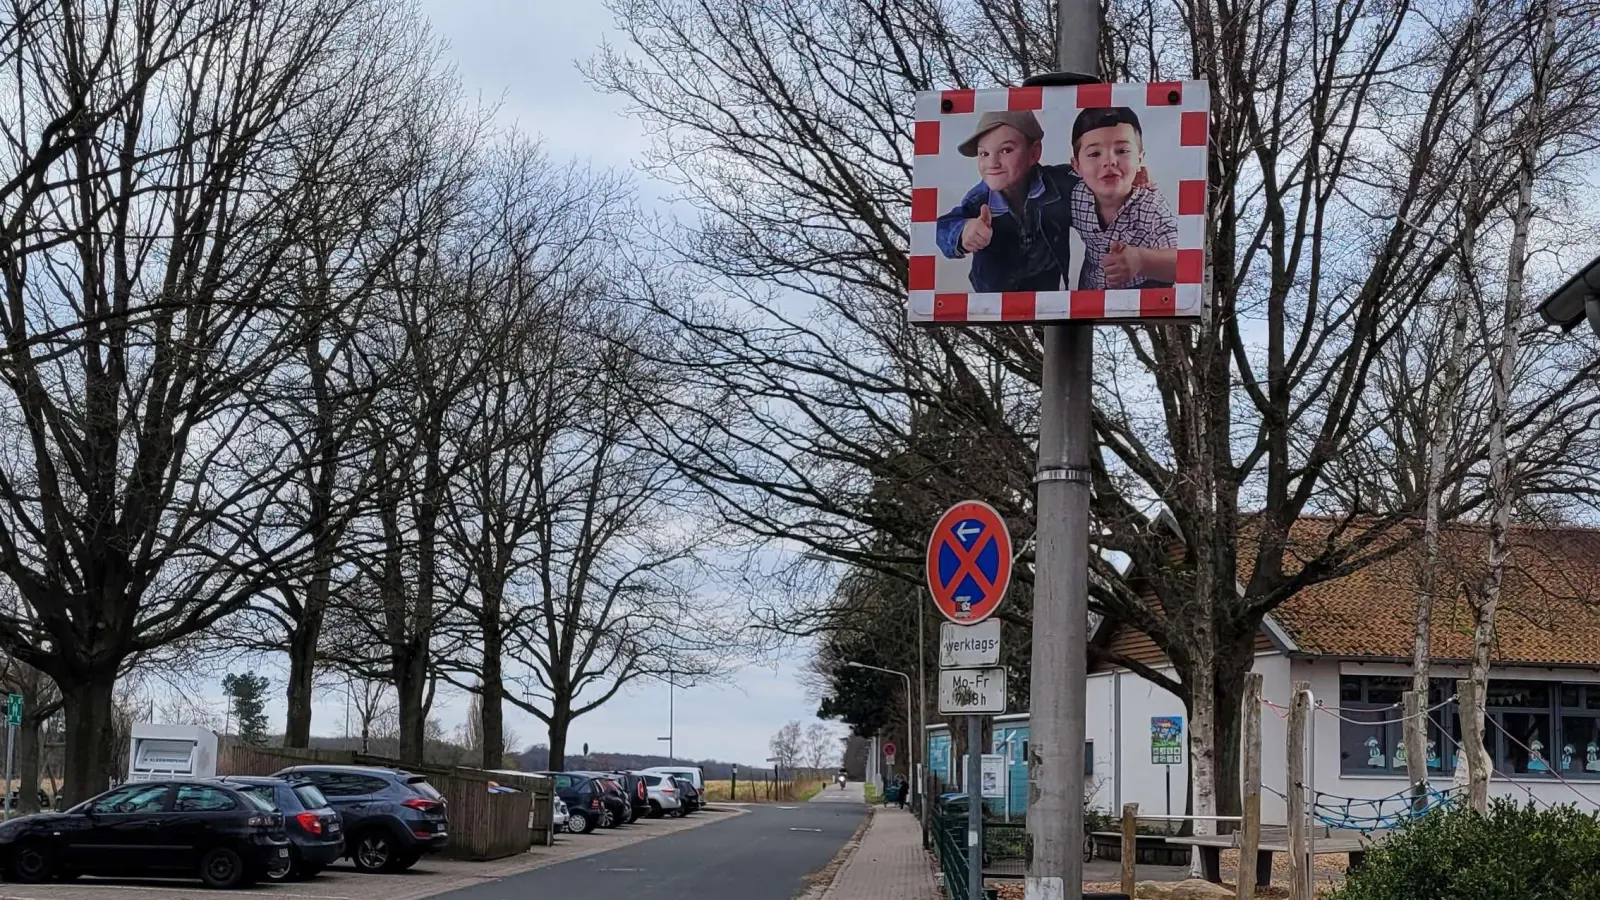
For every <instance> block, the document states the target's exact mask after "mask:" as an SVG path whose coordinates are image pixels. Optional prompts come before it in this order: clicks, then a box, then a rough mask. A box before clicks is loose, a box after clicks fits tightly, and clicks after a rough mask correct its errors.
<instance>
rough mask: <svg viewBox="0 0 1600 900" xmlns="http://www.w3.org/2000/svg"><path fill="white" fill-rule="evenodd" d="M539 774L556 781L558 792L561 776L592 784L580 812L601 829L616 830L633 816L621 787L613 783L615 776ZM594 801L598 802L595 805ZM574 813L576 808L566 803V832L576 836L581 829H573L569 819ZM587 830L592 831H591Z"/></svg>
mask: <svg viewBox="0 0 1600 900" xmlns="http://www.w3.org/2000/svg"><path fill="white" fill-rule="evenodd" d="M539 774H541V775H549V776H550V777H551V778H554V779H556V784H557V785H558V788H557V790H558V791H559V790H560V788H559V785H560V783H561V777H562V776H567V777H570V778H573V779H583V780H584V781H585V782H591V783H592V784H591V785H590V788H591V790H592V792H593V796H590V797H588V798H587V800H586V803H585V805H584V806H583V807H582V811H583V812H584V814H585V817H586V818H587V817H593V819H594V824H595V825H598V826H600V827H601V828H616V827H618V826H620V825H623V824H625V823H626V822H627V821H628V820H629V817H630V816H632V814H633V808H632V805H631V804H630V803H629V802H628V799H627V798H626V797H624V796H623V795H622V787H621V786H620V785H618V784H617V782H616V781H615V778H616V776H615V775H606V774H604V773H601V772H540V773H539ZM596 800H598V801H599V802H598V803H596V802H595V801H596ZM574 811H577V810H576V808H575V807H574V806H573V804H572V802H571V801H568V802H567V816H568V819H567V831H569V832H572V833H574V834H576V833H578V832H579V831H582V830H583V829H580V828H578V827H575V825H574V823H573V821H572V819H571V816H572V813H573V812H574ZM589 830H591V831H592V830H593V829H589Z"/></svg>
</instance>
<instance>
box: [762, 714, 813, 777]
mask: <svg viewBox="0 0 1600 900" xmlns="http://www.w3.org/2000/svg"><path fill="white" fill-rule="evenodd" d="M767 747H768V749H769V750H771V751H772V764H773V765H774V766H775V767H776V768H777V770H778V774H779V776H780V777H781V776H782V774H783V772H784V770H788V772H789V775H790V777H791V778H792V777H794V770H795V769H797V768H799V766H800V762H801V760H802V759H803V758H804V754H805V734H804V733H802V732H801V730H800V723H799V722H789V723H787V724H786V725H784V726H783V727H782V728H780V729H778V731H777V733H776V734H774V735H773V736H772V739H771V740H770V741H768V742H767Z"/></svg>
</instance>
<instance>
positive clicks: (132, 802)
mask: <svg viewBox="0 0 1600 900" xmlns="http://www.w3.org/2000/svg"><path fill="white" fill-rule="evenodd" d="M167 790H168V788H167V786H166V785H164V784H136V785H129V786H127V787H123V788H120V789H118V790H115V791H112V792H111V793H109V794H106V795H105V796H104V797H101V798H100V799H99V800H96V801H94V805H93V806H91V807H90V809H92V810H93V811H94V812H96V813H99V814H101V815H116V814H122V813H152V812H160V811H161V810H163V809H165V808H166V805H167Z"/></svg>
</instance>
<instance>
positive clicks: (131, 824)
mask: <svg viewBox="0 0 1600 900" xmlns="http://www.w3.org/2000/svg"><path fill="white" fill-rule="evenodd" d="M289 846H290V845H289V838H288V836H287V835H285V834H284V830H283V814H282V813H281V812H278V811H277V810H274V809H273V808H272V805H271V804H269V803H267V802H266V801H265V800H263V799H261V798H260V797H257V796H255V795H253V794H249V793H245V792H243V791H241V790H239V789H238V788H237V787H235V786H232V785H227V784H222V783H220V782H217V781H212V780H203V781H141V782H137V783H134V784H124V785H122V786H120V787H116V788H113V789H111V790H109V791H107V792H105V793H104V794H101V795H99V796H97V797H94V798H92V799H89V800H86V801H84V802H83V803H80V804H78V805H77V806H74V807H72V808H71V809H69V810H67V811H66V812H48V813H37V814H35V815H31V816H22V817H20V818H16V819H12V820H11V821H9V822H6V823H5V824H3V825H0V860H3V861H4V865H5V872H6V878H7V880H9V881H13V882H18V883H22V884H39V883H42V882H46V881H51V880H56V879H62V878H72V877H74V876H77V875H113V876H121V877H130V876H151V875H154V876H161V877H172V876H183V875H189V876H195V877H198V878H199V879H200V880H201V881H203V882H205V884H206V885H207V886H208V887H213V888H236V887H240V886H242V885H246V884H250V883H253V882H256V881H259V880H261V879H263V878H269V877H273V876H275V875H278V874H279V873H280V872H281V870H283V869H284V868H287V866H288V864H289V858H290V850H289Z"/></svg>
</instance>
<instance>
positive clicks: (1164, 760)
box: [1150, 716, 1183, 766]
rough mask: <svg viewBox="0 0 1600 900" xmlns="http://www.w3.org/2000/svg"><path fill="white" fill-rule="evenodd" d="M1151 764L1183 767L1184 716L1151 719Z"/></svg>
mask: <svg viewBox="0 0 1600 900" xmlns="http://www.w3.org/2000/svg"><path fill="white" fill-rule="evenodd" d="M1150 762H1151V764H1152V765H1157V766H1181V765H1183V716H1151V717H1150Z"/></svg>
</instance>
